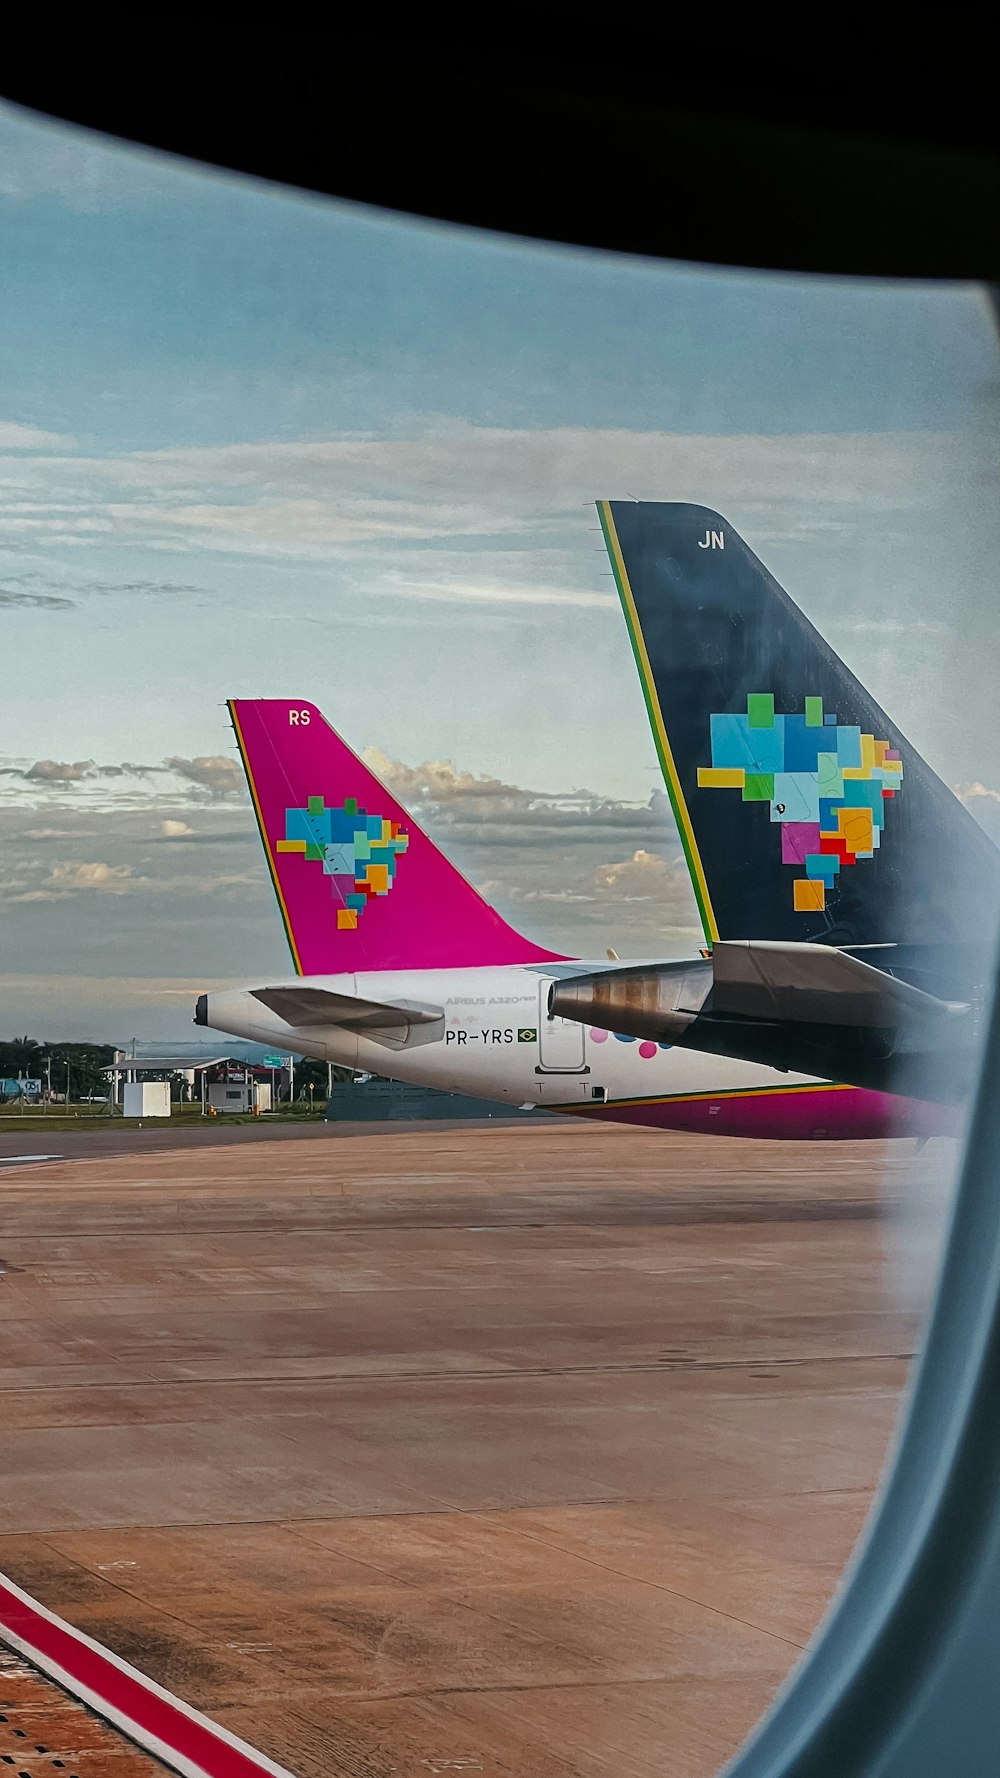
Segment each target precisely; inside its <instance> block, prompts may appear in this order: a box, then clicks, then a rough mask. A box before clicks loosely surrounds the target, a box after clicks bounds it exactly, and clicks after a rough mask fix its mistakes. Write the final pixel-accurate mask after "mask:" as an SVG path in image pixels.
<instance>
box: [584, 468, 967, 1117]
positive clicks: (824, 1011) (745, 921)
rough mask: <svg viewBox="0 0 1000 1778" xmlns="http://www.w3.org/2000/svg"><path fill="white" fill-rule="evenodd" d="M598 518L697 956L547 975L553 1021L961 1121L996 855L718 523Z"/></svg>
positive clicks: (656, 510) (652, 507) (651, 509)
mask: <svg viewBox="0 0 1000 1778" xmlns="http://www.w3.org/2000/svg"><path fill="white" fill-rule="evenodd" d="M598 511H599V513H600V517H601V523H602V526H603V529H604V534H605V539H606V542H607V546H608V552H609V555H610V558H611V563H612V567H613V569H614V574H615V579H616V582H617V585H618V590H619V594H620V596H621V601H622V606H623V609H624V612H625V618H626V622H627V625H628V629H629V634H630V636H631V639H632V646H633V649H634V652H635V657H636V663H637V665H638V668H639V674H640V678H641V680H642V685H643V690H644V693H645V698H646V705H647V709H648V712H649V717H650V723H651V726H652V729H653V735H654V739H655V742H656V745H657V748H658V751H659V755H660V761H661V765H662V768H663V775H664V779H665V782H666V785H667V789H668V792H669V795H670V799H671V803H672V806H673V811H674V815H675V818H676V821H677V826H678V830H679V833H680V836H681V841H682V844H683V846H684V850H685V854H686V856H687V860H688V865H689V869H690V871H691V878H692V882H693V885H694V889H695V895H696V898H697V901H698V906H699V909H700V912H701V918H702V922H703V926H704V930H705V936H706V939H707V941H708V942H709V944H710V945H711V947H712V950H711V955H710V956H709V957H708V958H707V959H704V960H703V961H702V962H701V963H700V964H699V965H697V966H695V968H694V969H692V967H691V966H690V965H689V966H686V967H685V966H681V965H678V964H669V963H668V964H656V965H653V966H652V967H649V966H645V965H641V966H631V967H625V968H623V969H620V970H607V969H604V970H601V971H600V972H596V973H594V974H592V975H591V976H590V977H589V978H578V979H576V980H575V981H574V980H569V981H567V980H563V981H560V982H559V983H557V984H556V985H555V986H554V989H553V992H552V996H551V1007H552V1010H553V1011H555V1012H557V1013H559V1014H562V1015H564V1016H567V1017H569V1018H577V1019H581V1020H584V1021H585V1022H586V1023H587V1025H588V1026H589V1027H595V1026H598V1027H599V1026H604V1027H606V1028H608V1029H613V1030H616V1031H623V1032H628V1033H630V1034H632V1035H634V1036H637V1037H639V1038H642V1039H646V1040H657V1039H668V1040H669V1041H671V1042H675V1043H683V1044H685V1045H688V1046H690V1047H693V1048H698V1049H701V1050H703V1051H707V1052H710V1053H712V1054H723V1055H730V1056H741V1057H743V1058H744V1059H745V1060H747V1061H753V1062H762V1063H766V1064H769V1065H770V1066H773V1067H778V1068H783V1067H789V1066H791V1065H794V1066H796V1067H799V1068H801V1067H803V1066H805V1067H809V1068H811V1069H812V1070H813V1071H814V1072H815V1073H817V1074H829V1075H833V1076H834V1077H835V1078H837V1079H840V1080H849V1081H853V1082H854V1083H855V1084H857V1085H860V1086H867V1087H875V1088H879V1089H882V1090H894V1091H898V1092H908V1093H910V1094H912V1095H913V1096H916V1097H920V1098H928V1099H934V1100H940V1101H942V1102H944V1103H948V1104H955V1103H957V1102H958V1101H960V1100H961V1099H962V1098H964V1096H965V1094H966V1092H967V1090H968V1088H969V1084H970V1082H971V1080H972V1079H974V1077H975V1072H976V1063H977V1058H978V1054H979V1049H980V1038H981V1019H982V1015H983V1006H984V1000H985V997H986V994H987V992H988V989H989V986H990V984H991V981H992V974H993V970H992V963H993V950H994V945H995V941H996V932H997V922H998V914H1000V852H998V850H997V848H996V847H995V846H994V845H993V844H992V842H991V841H990V840H989V839H988V838H987V836H986V834H985V833H983V831H982V829H981V828H980V827H979V826H978V824H977V823H976V821H975V820H974V819H973V817H972V816H971V815H970V814H969V812H968V810H967V809H965V808H963V806H962V804H961V803H960V802H959V800H958V798H957V797H956V796H955V795H954V794H953V793H952V792H951V791H950V790H948V789H947V788H946V787H945V785H943V784H942V783H941V780H940V779H939V778H938V777H936V775H935V774H934V772H932V771H931V769H930V767H929V766H927V765H926V764H925V763H924V761H923V760H922V759H921V757H920V755H919V754H918V753H917V751H916V749H915V748H914V747H912V746H911V745H910V743H909V742H908V741H906V740H905V738H904V737H903V736H902V735H901V734H900V732H899V730H898V729H897V728H896V727H895V726H894V725H893V724H892V723H891V722H890V720H889V718H888V717H887V716H886V715H885V713H884V711H882V710H880V709H879V707H878V705H877V704H875V703H874V701H873V700H872V698H871V697H870V696H869V694H868V693H867V692H866V690H865V689H864V687H863V686H862V685H861V684H860V683H859V682H858V680H857V679H856V678H855V677H854V675H853V673H851V672H850V671H849V669H848V668H847V667H846V666H845V665H844V663H843V662H842V661H841V660H839V659H838V657H837V655H836V654H835V653H834V652H833V650H832V649H831V648H830V647H829V646H828V645H827V643H826V642H824V640H823V638H822V637H821V636H820V635H819V634H818V632H817V631H816V630H815V629H814V628H813V626H812V625H811V624H810V623H809V622H808V620H807V619H806V618H805V617H804V616H803V614H802V612H801V611H799V609H798V607H797V606H796V605H794V604H793V603H792V600H791V599H790V598H789V597H788V595H787V594H786V593H785V592H784V591H783V590H782V588H781V587H780V586H779V585H778V583H777V581H776V580H774V579H773V577H772V576H771V575H770V574H769V573H768V571H767V569H766V568H765V567H764V566H763V564H762V563H761V562H759V561H758V560H757V557H756V556H755V555H754V554H753V553H752V551H751V550H750V549H749V548H748V547H747V545H746V544H745V543H744V541H743V539H742V538H741V537H740V536H739V535H738V534H737V532H736V531H735V530H734V529H733V527H732V525H731V524H729V522H728V520H726V519H724V518H722V517H721V516H720V515H719V514H718V513H716V512H712V511H710V510H709V509H708V508H706V507H702V506H686V505H672V504H660V503H653V502H639V501H600V502H598Z"/></svg>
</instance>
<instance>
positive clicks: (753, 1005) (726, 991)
mask: <svg viewBox="0 0 1000 1778" xmlns="http://www.w3.org/2000/svg"><path fill="white" fill-rule="evenodd" d="M872 948H873V949H874V947H872ZM880 949H881V947H880ZM886 949H891V947H886ZM712 970H713V978H714V979H713V986H712V1011H713V1012H715V1013H717V1014H720V1015H724V1016H730V1017H737V1018H746V1019H781V1020H788V1021H791V1022H792V1023H796V1024H810V1025H857V1026H860V1027H862V1028H865V1029H880V1030H885V1029H888V1028H894V1029H896V1030H899V1031H902V1030H904V1029H909V1028H914V1027H919V1029H920V1030H921V1031H925V1030H926V1029H927V1024H928V1021H929V1020H930V1021H933V1022H934V1023H935V1024H936V1023H937V1022H938V1021H941V1020H945V1021H946V1020H949V1019H953V1018H960V1017H963V1016H964V1015H966V1014H967V1013H968V1011H969V1008H968V1006H967V1005H965V1004H963V1003H962V1002H960V1001H950V1000H939V999H937V998H936V996H935V995H933V994H925V993H924V992H923V991H922V989H920V988H913V987H911V986H910V984H909V983H908V982H902V981H899V980H897V978H896V977H895V976H891V975H887V974H886V972H885V970H883V969H876V968H875V967H874V966H873V965H872V964H871V963H863V962H862V961H861V959H860V958H859V957H852V956H850V955H849V954H848V953H847V952H846V951H840V950H837V949H836V948H835V947H834V946H832V945H814V944H795V943H792V942H788V943H782V942H780V941H777V940H767V939H762V940H759V941H751V940H750V939H730V940H728V941H726V942H724V943H723V942H719V943H717V944H716V945H715V947H714V949H713V951H712Z"/></svg>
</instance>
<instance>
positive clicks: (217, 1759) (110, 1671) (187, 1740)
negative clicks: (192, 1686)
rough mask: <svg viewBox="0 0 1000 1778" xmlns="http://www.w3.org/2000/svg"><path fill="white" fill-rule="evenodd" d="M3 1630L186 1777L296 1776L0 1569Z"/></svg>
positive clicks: (45, 1668)
mask: <svg viewBox="0 0 1000 1778" xmlns="http://www.w3.org/2000/svg"><path fill="white" fill-rule="evenodd" d="M0 1638H2V1640H3V1641H4V1642H6V1643H7V1644H8V1646H9V1647H10V1648H12V1649H14V1650H15V1651H16V1652H17V1653H18V1654H20V1655H23V1656H24V1657H25V1659H26V1660H28V1661H31V1662H32V1663H33V1664H34V1665H35V1666H36V1667H40V1668H41V1670H42V1671H43V1672H44V1673H47V1674H48V1675H49V1677H50V1678H52V1679H54V1680H55V1681H56V1683H57V1684H58V1685H61V1686H62V1688H63V1690H64V1691H67V1692H69V1693H70V1694H71V1695H72V1696H73V1697H75V1698H79V1700H80V1701H81V1703H83V1704H86V1705H88V1707H89V1708H90V1709H91V1710H93V1711H95V1712H96V1714H97V1715H98V1716H102V1717H104V1718H105V1720H106V1721H108V1722H111V1723H114V1725H115V1727H116V1728H119V1729H122V1730H123V1731H124V1733H125V1734H126V1735H128V1736H129V1738H130V1740H132V1741H134V1742H136V1743H137V1745H138V1746H139V1747H142V1748H145V1750H146V1752H147V1753H152V1754H155V1755H156V1757H157V1758H158V1759H160V1760H162V1761H163V1762H164V1764H166V1765H168V1766H170V1767H171V1769H172V1770H173V1771H175V1772H179V1773H181V1774H182V1778H293V1774H292V1773H290V1772H289V1771H288V1769H287V1768H286V1767H285V1766H278V1765H275V1763H274V1761H273V1760H270V1759H268V1758H267V1756H266V1754H263V1753H257V1752H256V1751H255V1749H254V1748H252V1747H250V1746H248V1745H247V1743H246V1742H245V1741H241V1740H239V1739H238V1737H237V1736H236V1735H232V1734H230V1733H229V1730H228V1729H223V1728H220V1727H219V1726H218V1724H217V1723H214V1722H210V1721H209V1719H208V1717H207V1716H202V1715H201V1713H200V1712H199V1711H197V1710H194V1709H192V1707H191V1705H190V1704H185V1703H184V1702H183V1701H182V1700H181V1699H180V1698H175V1697H173V1695H172V1694H171V1693H170V1692H168V1691H165V1690H164V1688H163V1686H161V1685H157V1683H156V1681H155V1680H153V1679H147V1678H146V1677H145V1675H144V1674H142V1673H139V1672H137V1670H136V1669H135V1667H130V1666H129V1664H128V1662H127V1661H123V1660H122V1659H121V1658H120V1656H118V1655H116V1654H113V1653H112V1652H111V1650H110V1649H108V1648H102V1647H101V1644H100V1643H99V1642H94V1641H93V1639H92V1638H91V1637H90V1636H85V1635H84V1633H83V1631H82V1630H76V1629H74V1628H73V1626H72V1624H67V1623H65V1622H64V1621H63V1619H62V1618H58V1617H56V1616H55V1614H54V1612H51V1611H47V1610H46V1608H45V1606H44V1605H39V1604H38V1602H37V1600H34V1599H32V1598H31V1597H30V1595H29V1594H28V1593H24V1592H22V1590H21V1588H20V1587H18V1586H15V1585H14V1582H13V1581H11V1580H8V1579H7V1577H6V1575H3V1574H0Z"/></svg>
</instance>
